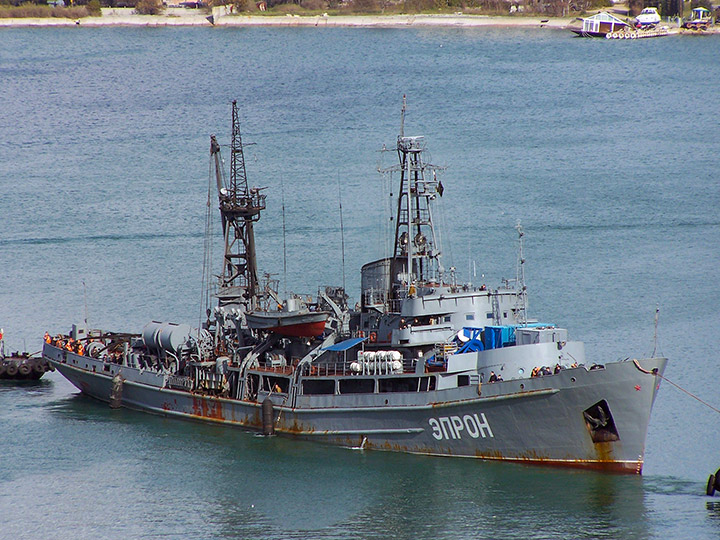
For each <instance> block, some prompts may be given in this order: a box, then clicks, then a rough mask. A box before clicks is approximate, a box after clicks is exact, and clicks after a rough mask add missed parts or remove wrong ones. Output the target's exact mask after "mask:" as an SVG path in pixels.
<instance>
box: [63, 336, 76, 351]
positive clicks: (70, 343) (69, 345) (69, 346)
mask: <svg viewBox="0 0 720 540" xmlns="http://www.w3.org/2000/svg"><path fill="white" fill-rule="evenodd" d="M74 343H75V340H74V339H73V338H68V340H67V343H66V344H65V348H66V349H67V350H68V351H70V352H72V350H73V345H74Z"/></svg>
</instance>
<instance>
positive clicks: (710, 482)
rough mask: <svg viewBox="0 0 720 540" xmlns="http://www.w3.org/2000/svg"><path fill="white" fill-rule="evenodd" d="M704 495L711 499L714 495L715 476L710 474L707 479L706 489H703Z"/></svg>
mask: <svg viewBox="0 0 720 540" xmlns="http://www.w3.org/2000/svg"><path fill="white" fill-rule="evenodd" d="M705 493H706V494H707V496H708V497H712V496H713V495H715V475H714V474H711V475H710V478H708V482H707V488H706V489H705Z"/></svg>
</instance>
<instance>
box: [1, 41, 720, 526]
mask: <svg viewBox="0 0 720 540" xmlns="http://www.w3.org/2000/svg"><path fill="white" fill-rule="evenodd" d="M0 35H1V36H2V40H3V47H2V50H0V73H2V78H0V88H2V90H3V92H2V93H3V96H4V97H3V106H2V107H0V134H1V135H2V136H0V189H1V190H2V196H1V197H0V209H1V210H2V217H1V218H0V224H1V225H2V227H1V228H0V233H1V234H0V248H2V253H3V256H2V262H3V265H2V268H3V270H2V273H0V326H4V328H5V330H6V332H5V334H6V338H7V340H8V347H9V348H12V349H20V348H23V344H26V346H25V348H27V349H29V350H36V349H39V348H40V336H41V335H42V333H43V332H44V331H45V330H46V329H47V330H49V331H51V332H53V333H55V332H59V331H62V330H66V329H67V328H68V327H69V325H70V324H71V323H72V322H75V321H78V320H82V319H83V318H85V317H86V316H87V317H88V318H89V320H90V323H91V324H94V325H98V326H103V327H106V328H111V329H118V330H127V331H137V330H138V329H139V328H141V327H142V326H143V325H144V324H145V323H146V322H147V321H149V320H152V319H157V318H162V319H170V320H175V321H178V322H190V323H193V322H194V321H197V319H198V317H199V303H200V278H201V268H200V265H201V261H202V244H203V230H204V211H205V200H206V194H207V182H208V171H209V169H208V165H209V163H208V149H209V141H208V138H209V135H210V134H211V133H216V134H217V135H218V136H219V138H220V140H221V142H222V143H226V142H227V140H228V136H229V128H230V121H229V102H230V100H231V99H235V98H237V99H238V100H239V103H240V111H241V118H242V128H243V136H244V140H245V141H246V142H248V143H251V142H252V143H256V144H254V145H249V146H247V148H246V151H247V153H246V159H247V168H248V176H249V178H250V182H251V184H255V185H261V186H267V187H268V190H267V193H268V208H267V211H266V212H265V214H264V217H263V220H262V221H261V223H260V225H259V226H258V228H257V235H258V244H259V245H260V246H261V247H262V249H263V252H262V253H261V255H260V266H261V269H262V270H264V271H270V272H273V273H276V274H278V275H280V276H281V277H282V268H283V257H282V245H283V233H282V227H281V222H282V215H281V202H280V201H281V199H282V197H283V195H284V199H285V207H286V211H285V214H286V222H287V224H288V228H287V265H288V283H287V286H286V288H287V290H289V291H296V292H313V291H314V290H315V288H316V287H317V286H318V285H319V284H322V285H324V284H339V283H340V282H341V280H342V275H343V272H342V270H343V269H342V267H341V263H340V261H341V253H340V243H341V242H340V240H341V238H340V231H339V209H338V206H339V204H338V203H339V201H338V191H340V192H341V194H342V202H343V217H344V223H345V244H346V246H348V249H347V251H346V257H345V261H346V265H345V275H346V276H347V278H346V279H347V287H348V290H349V292H350V294H351V295H353V296H354V297H355V299H356V298H357V290H358V287H359V268H360V266H361V265H362V264H363V263H365V262H367V261H370V260H374V259H376V258H378V257H381V256H383V255H384V252H383V250H384V249H385V246H386V242H384V241H383V240H382V235H383V233H384V231H385V230H386V228H387V222H386V221H385V220H384V218H383V208H384V207H385V206H386V202H385V201H384V200H383V198H382V195H381V193H382V190H381V186H382V181H381V180H380V178H379V177H378V175H377V173H376V172H375V169H376V168H377V166H378V165H381V166H388V165H392V164H394V156H392V154H383V153H380V152H378V150H379V149H380V148H381V147H382V144H386V145H388V146H391V145H392V144H393V142H394V140H395V137H396V135H397V131H398V126H399V108H400V103H401V96H402V95H403V94H407V95H408V105H409V110H408V115H407V122H406V133H407V134H422V135H425V136H426V137H427V139H428V144H429V148H430V150H431V153H432V156H433V162H435V163H437V164H439V165H448V166H449V167H448V170H447V172H446V173H445V175H444V176H443V183H444V184H445V187H446V192H445V195H444V197H443V203H444V209H443V211H442V213H441V214H440V215H439V217H440V219H441V220H442V221H443V222H444V224H445V225H446V226H447V233H446V234H445V237H444V241H445V255H446V258H447V259H448V260H446V262H445V264H446V266H450V264H455V265H456V266H457V268H458V270H459V271H460V273H461V274H462V275H463V276H464V277H465V278H467V276H468V275H471V276H472V279H473V281H475V282H476V283H477V282H480V281H481V280H482V281H484V282H487V283H488V284H489V285H497V284H498V283H499V280H500V278H501V277H512V276H514V274H515V258H516V251H515V250H516V245H515V231H514V230H513V226H514V225H515V223H516V221H517V220H518V219H520V220H522V222H523V225H524V226H525V230H526V233H527V234H526V238H527V245H526V258H527V260H528V263H527V276H528V285H529V288H530V292H531V303H530V307H531V314H532V315H534V316H536V317H538V318H539V319H542V320H546V321H551V322H555V323H557V324H560V325H565V326H567V327H568V328H569V330H570V333H571V335H572V336H573V337H577V338H579V339H583V340H584V341H585V342H586V345H587V354H588V358H589V359H591V360H592V361H600V362H602V361H606V360H607V359H614V358H624V357H627V356H638V355H642V354H648V353H650V352H651V351H652V349H653V341H652V340H653V315H654V311H655V306H656V305H657V304H659V305H660V307H661V316H660V326H659V350H660V351H661V352H662V353H664V354H665V355H667V356H668V357H670V360H671V364H670V365H669V367H668V371H667V373H666V375H667V376H668V377H670V378H671V379H672V380H674V381H676V382H678V383H680V384H682V385H684V386H686V387H688V388H690V389H692V390H693V391H695V392H696V393H698V394H699V395H701V397H703V398H705V399H707V400H708V401H711V402H714V401H715V400H714V397H713V396H714V394H715V391H714V386H713V385H712V384H708V381H712V380H714V379H713V378H714V373H715V361H714V359H715V358H716V357H717V350H718V339H717V337H716V336H717V328H718V327H720V319H719V317H718V310H717V306H718V305H719V304H720V296H719V294H718V289H717V287H716V284H715V282H714V278H713V276H716V275H717V267H718V263H720V257H719V253H718V245H720V220H718V214H717V208H718V207H720V183H719V182H718V181H717V180H718V156H720V140H719V139H718V137H717V121H716V118H717V115H716V114H712V112H713V110H714V108H713V107H714V105H713V104H714V103H715V102H716V101H717V84H716V82H717V81H718V80H720V65H719V64H718V63H717V61H716V58H715V56H716V51H717V50H718V44H719V43H720V42H719V41H718V38H720V36H712V37H708V38H704V39H690V38H680V37H677V38H666V39H661V40H640V41H633V42H632V43H629V42H628V43H626V42H621V43H618V42H612V43H609V42H606V41H604V40H582V39H574V38H572V37H570V36H569V35H567V34H565V33H562V32H555V31H541V30H537V31H533V30H522V31H517V30H498V29H383V30H372V29H368V30H358V29H353V30H350V29H326V30H323V31H320V30H317V29H220V28H217V29H204V28H203V29H200V28H198V29H190V28H188V29H148V28H143V29H133V28H107V29H85V28H72V29H35V30H32V29H24V30H23V29H13V30H3V31H2V32H0ZM698 65H700V66H703V68H704V70H705V73H704V75H703V76H702V77H692V76H688V72H689V70H690V69H691V68H692V67H693V66H698ZM698 111H707V113H709V114H698ZM339 188H340V189H339ZM218 242H219V239H218ZM215 249H216V251H215V255H216V258H217V255H218V253H219V250H220V248H219V243H217V247H216V248H215ZM473 267H475V268H476V269H477V273H476V274H474V275H472V272H471V269H472V268H473ZM83 282H84V285H83ZM0 426H2V432H3V436H2V437H1V438H0V455H3V456H12V459H3V461H2V464H0V473H1V475H0V537H2V538H14V539H17V538H51V537H57V538H68V537H73V538H93V539H94V538H119V537H127V538H145V537H152V536H157V537H163V538H189V537H198V538H228V537H230V538H278V539H279V538H388V537H390V536H393V537H397V538H408V539H411V538H412V539H415V538H428V539H430V538H432V539H435V538H447V539H455V538H558V537H568V538H660V537H661V538H667V537H670V538H679V537H683V538H684V537H687V538H714V537H717V536H718V534H720V519H719V516H720V510H718V505H717V504H716V503H715V502H714V500H713V499H709V498H707V497H704V496H703V495H702V493H703V492H704V488H705V481H706V479H707V476H708V475H709V474H710V473H711V472H713V471H714V470H716V469H717V467H718V466H720V462H718V461H717V447H718V442H720V441H718V438H717V436H716V435H715V433H716V432H717V430H716V426H717V417H716V416H715V415H714V413H710V412H708V411H707V410H706V409H705V408H703V407H702V406H701V405H699V404H697V403H695V402H692V401H689V400H688V399H687V398H686V397H685V396H683V395H682V394H680V393H679V392H677V391H676V390H675V389H673V388H672V387H670V386H669V385H664V387H663V388H662V391H661V393H660V397H659V399H658V401H657V403H656V407H655V410H654V412H653V418H652V421H651V425H650V433H649V437H648V452H647V455H646V466H645V471H646V475H645V476H644V477H643V478H625V477H615V476H603V475H598V474H594V473H579V472H568V471H556V470H550V469H548V470H546V469H536V468H527V467H521V466H516V465H506V464H497V463H478V462H475V461H471V460H450V459H436V458H424V457H417V456H405V455H393V454H384V453H379V452H359V451H352V450H346V449H336V448H326V447H324V446H321V445H317V444H309V443H295V442H291V441H285V440H283V439H264V438H259V437H255V436H252V435H250V434H245V433H242V432H239V431H235V430H227V429H220V428H217V427H214V426H204V425H195V424H187V423H184V422H178V421H173V420H165V419H162V418H156V417H153V416H149V415H143V414H139V413H135V412H132V411H125V410H123V411H112V410H110V409H109V408H107V407H106V406H105V405H103V404H99V403H97V402H95V401H93V400H91V399H88V398H85V397H83V396H80V395H77V394H76V391H75V390H74V389H73V388H72V387H70V385H69V384H68V383H66V382H64V380H63V379H62V378H61V377H60V376H59V375H57V374H49V375H47V376H46V378H45V379H44V380H43V381H41V382H40V383H39V384H35V385H24V386H12V385H5V384H3V385H0ZM17 508H20V509H22V510H23V512H24V515H27V514H31V515H32V519H22V520H20V519H16V515H17V513H16V509H17Z"/></svg>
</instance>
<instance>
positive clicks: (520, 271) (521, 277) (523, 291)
mask: <svg viewBox="0 0 720 540" xmlns="http://www.w3.org/2000/svg"><path fill="white" fill-rule="evenodd" d="M515 230H517V232H518V244H519V249H518V261H517V275H516V277H515V283H516V286H517V299H516V306H515V316H516V318H517V321H518V323H520V325H521V326H525V325H526V324H527V310H528V296H527V286H526V285H525V253H524V249H523V247H524V240H525V231H523V228H522V225H520V222H519V221H518V223H517V225H516V226H515Z"/></svg>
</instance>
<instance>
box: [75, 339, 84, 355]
mask: <svg viewBox="0 0 720 540" xmlns="http://www.w3.org/2000/svg"><path fill="white" fill-rule="evenodd" d="M77 344H78V346H77V353H78V354H79V355H80V356H85V347H83V344H82V343H80V342H79V341H78V342H77Z"/></svg>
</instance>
